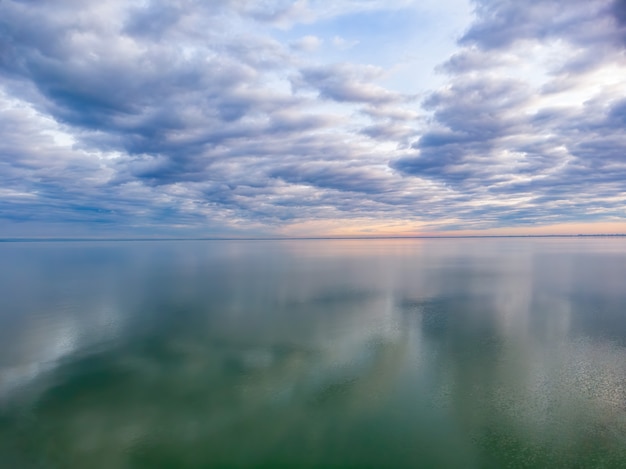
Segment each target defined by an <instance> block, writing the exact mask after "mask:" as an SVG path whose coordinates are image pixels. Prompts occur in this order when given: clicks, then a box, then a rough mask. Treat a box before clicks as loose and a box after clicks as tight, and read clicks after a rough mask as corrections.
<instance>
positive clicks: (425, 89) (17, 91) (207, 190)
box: [0, 0, 626, 237]
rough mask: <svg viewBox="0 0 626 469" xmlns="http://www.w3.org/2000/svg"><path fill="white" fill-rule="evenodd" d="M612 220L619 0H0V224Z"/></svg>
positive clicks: (468, 225)
mask: <svg viewBox="0 0 626 469" xmlns="http://www.w3.org/2000/svg"><path fill="white" fill-rule="evenodd" d="M625 220H626V0H567V1H563V0H526V1H523V2H522V1H519V0H474V1H470V0H423V1H408V0H344V1H333V2H328V1H325V0H308V1H307V0H296V1H289V0H212V1H202V0H167V1H166V0H137V1H129V0H108V1H106V2H96V1H91V2H85V1H84V0H53V1H37V0H0V237H136V236H141V237H144V236H147V237H308V236H414V235H466V234H485V235H492V234H506V235H510V234H579V233H585V234H590V233H626V221H625Z"/></svg>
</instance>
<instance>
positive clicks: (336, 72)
mask: <svg viewBox="0 0 626 469" xmlns="http://www.w3.org/2000/svg"><path fill="white" fill-rule="evenodd" d="M382 75H383V70H381V69H379V68H377V67H373V66H355V65H350V64H335V65H328V66H326V65H325V66H319V67H309V68H305V69H303V70H301V73H300V75H299V76H298V77H296V78H294V79H293V80H292V84H293V86H294V88H296V89H298V88H301V87H309V88H312V89H315V90H317V91H318V92H319V95H320V97H322V98H325V99H331V100H333V101H338V102H353V103H369V104H376V105H381V104H389V103H393V102H398V101H400V100H402V99H403V97H402V95H400V94H398V93H394V92H391V91H389V90H386V89H385V88H383V87H381V86H379V85H376V84H373V83H372V82H373V80H376V79H378V78H380V77H382ZM404 99H406V98H404Z"/></svg>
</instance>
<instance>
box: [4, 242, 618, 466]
mask: <svg viewBox="0 0 626 469" xmlns="http://www.w3.org/2000/svg"><path fill="white" fill-rule="evenodd" d="M0 259H2V262H1V263H0V468H5V467H6V468H16V469H21V468H94V469H95V468H203V467H268V468H269V467H272V468H274V467H391V468H396V467H397V468H402V467H419V468H430V467H433V468H447V467H450V468H503V467H626V348H625V347H626V240H621V239H603V238H596V239H577V238H569V239H556V238H555V239H465V240H436V239H433V240H361V241H354V240H342V241H330V240H309V241H293V240H292V241H187V242H182V241H160V242H137V241H135V242H66V243H65V242H64V243H60V242H57V243H45V242H41V243H1V244H0Z"/></svg>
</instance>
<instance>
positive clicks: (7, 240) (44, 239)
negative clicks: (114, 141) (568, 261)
mask: <svg viewBox="0 0 626 469" xmlns="http://www.w3.org/2000/svg"><path fill="white" fill-rule="evenodd" d="M593 237H596V238H599V237H605V238H608V237H626V233H595V234H587V233H578V234H513V235H415V236H391V235H389V236H302V237H299V236H285V237H279V236H272V237H260V236H259V237H241V238H236V237H223V236H220V237H189V238H186V237H155V238H149V237H128V238H123V237H112V238H93V237H76V238H72V237H41V238H35V237H8V238H0V242H4V243H11V242H77V241H80V242H96V241H298V240H300V241H306V240H377V239H471V238H593Z"/></svg>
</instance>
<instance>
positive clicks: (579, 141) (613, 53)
mask: <svg viewBox="0 0 626 469" xmlns="http://www.w3.org/2000/svg"><path fill="white" fill-rule="evenodd" d="M476 5H477V8H476V14H477V19H476V22H475V23H474V24H473V25H472V26H471V27H470V28H469V30H468V31H467V33H466V34H465V35H464V36H463V37H462V38H461V39H460V45H461V49H460V50H459V51H458V52H457V53H455V54H454V55H453V56H452V57H451V58H450V59H449V60H448V61H447V62H446V63H444V64H443V65H442V67H441V70H442V71H443V72H444V73H446V74H447V76H448V80H449V82H448V84H447V86H445V87H443V88H442V89H440V90H438V91H436V92H434V93H432V94H431V95H430V96H429V97H428V98H427V99H426V100H425V101H424V102H423V105H424V106H425V108H426V109H430V110H431V111H432V121H431V123H430V125H429V128H427V129H426V130H425V132H424V133H423V134H422V135H421V136H420V137H419V138H418V139H417V140H416V141H415V142H414V143H413V148H414V150H415V153H414V154H413V155H407V156H404V157H402V158H399V159H396V160H395V161H394V162H392V164H391V166H392V167H393V168H395V169H396V170H398V171H400V172H401V173H404V174H407V175H412V176H415V177H420V178H430V179H435V180H439V181H441V182H442V183H444V184H446V185H447V186H449V187H451V188H453V190H455V191H458V192H460V193H463V194H467V195H471V196H472V197H473V198H474V199H475V200H476V201H482V204H481V205H482V206H483V207H484V208H487V209H488V210H487V213H483V214H481V217H483V219H484V218H485V217H486V216H487V214H488V213H491V214H492V216H493V217H494V219H495V220H497V223H503V224H504V223H525V222H526V220H527V221H528V222H532V221H534V222H541V221H543V222H546V221H547V220H550V219H553V220H555V219H556V220H561V221H565V220H567V221H569V220H575V219H577V217H578V218H580V219H589V218H591V219H597V218H601V216H602V215H608V214H611V215H613V216H623V215H624V210H623V203H624V201H625V200H626V197H625V195H626V186H624V184H623V183H622V181H624V177H625V176H626V174H624V168H625V166H624V163H626V161H625V160H624V156H623V155H625V154H626V153H625V150H626V139H625V138H624V136H623V131H622V129H623V122H624V121H623V115H624V112H623V108H624V106H623V99H624V96H625V95H626V89H624V87H623V84H621V79H620V78H618V77H620V76H622V75H623V74H624V73H626V69H625V68H624V66H623V62H622V60H621V59H620V57H623V48H622V47H621V46H620V44H619V41H618V40H617V39H618V38H619V37H620V34H621V23H620V21H616V20H615V17H616V16H618V14H619V12H621V10H620V7H621V5H619V4H618V2H616V3H614V2H611V3H609V2H605V1H600V0H599V1H594V2H587V1H585V2H572V3H571V5H570V4H568V8H566V9H564V8H562V4H560V3H559V2H551V1H541V2H525V3H524V4H523V5H522V4H520V3H519V2H512V1H511V2H509V1H505V2H492V1H488V0H486V1H480V2H477V3H476ZM530 51H532V53H533V54H535V57H534V58H533V59H530V60H529V58H528V54H529V53H530ZM496 198H499V199H501V200H504V199H502V198H508V199H509V200H511V201H515V204H514V206H515V207H517V208H513V207H511V208H510V209H505V210H502V211H498V212H495V211H493V210H492V209H490V208H489V204H490V203H492V202H493V201H494V200H496ZM459 212H461V211H460V210H459ZM469 213H474V214H475V213H476V211H474V210H472V211H470V212H469ZM469 213H468V214H469Z"/></svg>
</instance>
